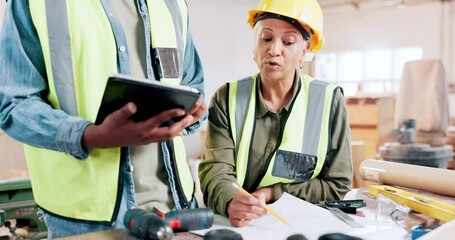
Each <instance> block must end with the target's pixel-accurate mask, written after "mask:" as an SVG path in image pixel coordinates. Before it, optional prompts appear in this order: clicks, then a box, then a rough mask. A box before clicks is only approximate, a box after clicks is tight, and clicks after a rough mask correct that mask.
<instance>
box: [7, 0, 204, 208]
mask: <svg viewBox="0 0 455 240" xmlns="http://www.w3.org/2000/svg"><path fill="white" fill-rule="evenodd" d="M100 2H101V3H102V5H103V7H104V9H105V11H106V16H108V18H109V21H110V22H111V26H112V30H113V34H114V37H115V40H116V43H117V45H118V46H122V45H123V46H125V47H127V44H126V37H125V33H124V31H123V27H122V26H121V25H120V22H119V21H117V20H115V19H114V18H113V17H112V14H110V5H109V0H101V1H100ZM137 3H138V10H139V12H140V16H141V18H142V21H143V24H144V29H145V33H146V34H145V37H146V39H145V40H146V45H147V55H146V56H147V59H146V61H147V63H148V64H147V74H148V78H149V79H155V76H154V75H153V69H152V66H151V62H152V60H151V59H152V58H151V55H150V46H151V44H150V42H151V39H150V38H151V37H150V22H149V19H148V11H147V5H146V1H145V0H137ZM187 32H188V34H187V40H186V49H185V55H184V56H185V58H184V61H183V64H184V65H183V76H182V83H181V84H185V85H190V86H192V87H195V88H197V89H198V90H199V91H200V92H201V93H202V94H203V95H204V87H203V72H202V66H201V61H200V59H199V56H198V53H197V51H196V48H195V46H194V44H193V41H192V37H191V33H190V31H189V29H188V31H187ZM117 54H118V59H117V63H118V71H119V73H122V74H130V62H129V58H128V49H126V50H125V51H123V52H121V51H118V53H117ZM48 88H49V87H48V84H47V74H46V69H45V63H44V57H43V53H42V50H41V47H40V41H39V39H38V35H37V32H36V29H35V27H34V25H33V22H32V19H31V16H30V11H29V6H28V0H15V1H8V2H7V5H6V8H5V15H4V19H3V26H2V30H1V32H0V128H1V129H3V131H4V132H5V133H7V134H8V135H10V136H11V137H13V138H15V139H16V140H18V141H20V142H23V143H25V144H28V145H31V146H35V147H39V148H45V149H50V150H54V151H60V152H65V153H68V154H70V155H71V156H73V157H75V158H77V159H80V160H84V159H86V158H87V157H88V155H89V154H90V151H91V149H88V148H84V147H82V146H81V142H82V141H81V139H82V136H83V132H84V129H85V128H86V127H87V126H88V125H89V124H93V123H92V122H90V121H88V120H86V119H83V118H80V117H78V116H70V115H68V114H67V113H65V112H64V111H62V110H59V109H53V108H52V107H51V106H50V105H49V104H48V103H47V102H46V98H45V95H46V94H47V91H48ZM206 118H207V113H206V114H205V115H204V116H203V117H202V118H201V119H200V121H199V122H198V123H196V124H194V125H192V126H191V127H189V128H187V129H186V130H185V132H184V134H191V133H193V132H194V131H195V130H196V129H198V128H199V127H200V125H201V123H202V121H204V120H205V119H206ZM161 146H162V150H163V158H164V161H165V162H166V163H168V164H167V165H169V162H170V157H169V150H168V149H167V147H166V145H165V144H161ZM124 150H125V152H126V153H128V154H122V156H125V159H122V161H125V163H126V166H130V165H131V164H130V163H131V159H130V156H129V151H128V148H124ZM167 169H168V171H170V169H169V168H167ZM124 174H125V177H124V179H125V182H124V185H125V189H127V190H128V193H129V194H130V196H134V188H133V185H132V184H133V180H132V172H131V169H129V168H128V169H125V172H124ZM169 174H172V172H169ZM170 184H171V189H172V184H173V183H170ZM124 193H125V192H124ZM176 200H177V199H176V198H175V197H174V201H176ZM128 205H131V204H128ZM176 205H177V206H178V205H179V204H178V202H176Z"/></svg>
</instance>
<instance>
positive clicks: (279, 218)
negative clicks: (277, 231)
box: [232, 182, 289, 225]
mask: <svg viewBox="0 0 455 240" xmlns="http://www.w3.org/2000/svg"><path fill="white" fill-rule="evenodd" d="M232 186H233V187H235V188H237V189H238V190H240V191H241V192H242V193H244V194H246V195H248V196H251V194H250V193H249V192H247V191H246V190H245V189H243V188H242V187H240V186H239V185H238V184H236V183H234V182H233V183H232ZM264 209H265V210H266V211H267V212H268V213H270V214H272V215H273V216H274V217H276V218H278V220H280V221H282V222H283V223H284V224H286V225H289V223H288V221H286V219H284V218H283V217H281V216H280V215H278V213H276V212H275V211H273V210H272V209H270V208H269V207H267V206H264Z"/></svg>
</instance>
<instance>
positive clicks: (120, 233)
mask: <svg viewBox="0 0 455 240" xmlns="http://www.w3.org/2000/svg"><path fill="white" fill-rule="evenodd" d="M58 239H61V240H138V239H139V238H136V237H134V236H133V235H131V234H130V233H129V232H128V230H127V229H126V228H123V229H115V230H107V231H102V232H94V233H87V234H83V235H77V236H72V237H66V238H58ZM172 239H173V240H201V239H203V238H202V237H201V236H199V235H195V234H192V233H188V232H185V233H176V234H175V236H174V237H173V238H172Z"/></svg>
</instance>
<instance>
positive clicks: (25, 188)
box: [0, 179, 47, 240]
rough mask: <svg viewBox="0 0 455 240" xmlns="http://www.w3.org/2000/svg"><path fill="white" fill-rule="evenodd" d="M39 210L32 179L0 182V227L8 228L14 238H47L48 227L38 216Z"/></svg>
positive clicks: (33, 239)
mask: <svg viewBox="0 0 455 240" xmlns="http://www.w3.org/2000/svg"><path fill="white" fill-rule="evenodd" d="M37 210H38V206H37V205H36V203H35V201H34V197H33V192H32V185H31V182H30V179H16V180H5V181H3V180H1V181H0V227H2V226H4V227H6V228H8V229H9V231H10V233H11V234H12V235H13V236H15V235H16V236H24V235H26V236H27V239H31V240H35V239H43V238H46V236H47V227H46V224H45V223H44V221H42V220H41V219H39V216H38V215H37V214H36V212H37ZM14 222H15V224H14ZM2 237H4V236H2V235H1V234H0V239H2Z"/></svg>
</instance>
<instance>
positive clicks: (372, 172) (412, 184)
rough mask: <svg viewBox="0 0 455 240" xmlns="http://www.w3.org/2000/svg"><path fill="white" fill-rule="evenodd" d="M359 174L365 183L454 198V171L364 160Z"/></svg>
mask: <svg viewBox="0 0 455 240" xmlns="http://www.w3.org/2000/svg"><path fill="white" fill-rule="evenodd" d="M359 173H360V176H361V177H362V179H364V180H366V181H371V182H376V183H381V184H385V185H395V186H402V187H408V188H413V189H418V190H424V191H427V192H433V193H437V194H441V195H447V196H451V197H455V170H447V169H442V168H432V167H424V166H418V165H411V164H404V163H396V162H390V161H384V160H373V159H366V160H364V161H362V163H361V164H360V167H359Z"/></svg>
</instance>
